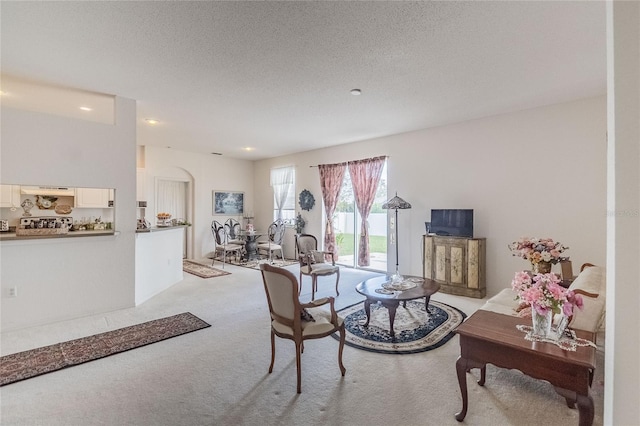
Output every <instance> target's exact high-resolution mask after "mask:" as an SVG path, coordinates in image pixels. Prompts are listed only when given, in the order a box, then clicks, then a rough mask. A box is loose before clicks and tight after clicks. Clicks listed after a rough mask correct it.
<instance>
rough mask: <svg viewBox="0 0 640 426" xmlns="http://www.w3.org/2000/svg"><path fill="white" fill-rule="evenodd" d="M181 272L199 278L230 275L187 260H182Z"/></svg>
mask: <svg viewBox="0 0 640 426" xmlns="http://www.w3.org/2000/svg"><path fill="white" fill-rule="evenodd" d="M182 270H183V271H185V272H187V273H189V274H192V275H195V276H197V277H200V278H215V277H221V276H223V275H229V274H230V273H231V272H227V271H223V270H222V269H218V268H214V267H212V266H208V265H203V264H202V263H197V262H194V261H192V260H187V259H183V260H182Z"/></svg>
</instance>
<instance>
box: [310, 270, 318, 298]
mask: <svg viewBox="0 0 640 426" xmlns="http://www.w3.org/2000/svg"><path fill="white" fill-rule="evenodd" d="M317 288H318V277H317V276H316V275H312V276H311V300H315V297H316V290H317Z"/></svg>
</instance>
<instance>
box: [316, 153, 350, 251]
mask: <svg viewBox="0 0 640 426" xmlns="http://www.w3.org/2000/svg"><path fill="white" fill-rule="evenodd" d="M318 169H319V170H320V188H321V189H322V199H323V201H324V210H325V213H326V214H327V224H326V227H325V233H324V251H328V252H331V253H333V255H334V256H335V257H336V258H337V257H338V250H337V249H336V235H335V234H334V232H333V214H334V213H335V211H336V206H337V204H338V197H339V196H340V189H341V188H342V180H343V179H344V172H345V170H346V169H347V164H346V163H341V164H320V165H319V166H318Z"/></svg>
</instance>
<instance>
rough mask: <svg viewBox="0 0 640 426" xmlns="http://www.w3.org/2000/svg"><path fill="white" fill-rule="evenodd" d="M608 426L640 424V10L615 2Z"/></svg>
mask: <svg viewBox="0 0 640 426" xmlns="http://www.w3.org/2000/svg"><path fill="white" fill-rule="evenodd" d="M607 55H608V58H607V100H608V105H607V107H608V130H609V132H608V136H609V150H608V165H609V170H608V180H607V183H608V191H607V196H608V204H607V206H608V213H609V214H608V223H607V237H608V238H607V329H606V335H607V340H606V348H605V353H606V357H605V377H606V378H607V379H606V381H605V400H604V424H606V425H638V424H640V406H638V401H640V380H639V379H640V366H639V365H638V359H639V358H640V331H639V330H640V329H639V328H638V325H639V323H640V309H639V308H640V286H639V285H638V284H639V283H640V265H639V263H638V260H639V259H640V80H639V79H638V76H640V4H639V3H638V2H620V1H617V2H607Z"/></svg>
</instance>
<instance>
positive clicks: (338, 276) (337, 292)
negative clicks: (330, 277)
mask: <svg viewBox="0 0 640 426" xmlns="http://www.w3.org/2000/svg"><path fill="white" fill-rule="evenodd" d="M338 281H340V269H338V272H336V296H340V292H339V291H338Z"/></svg>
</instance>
